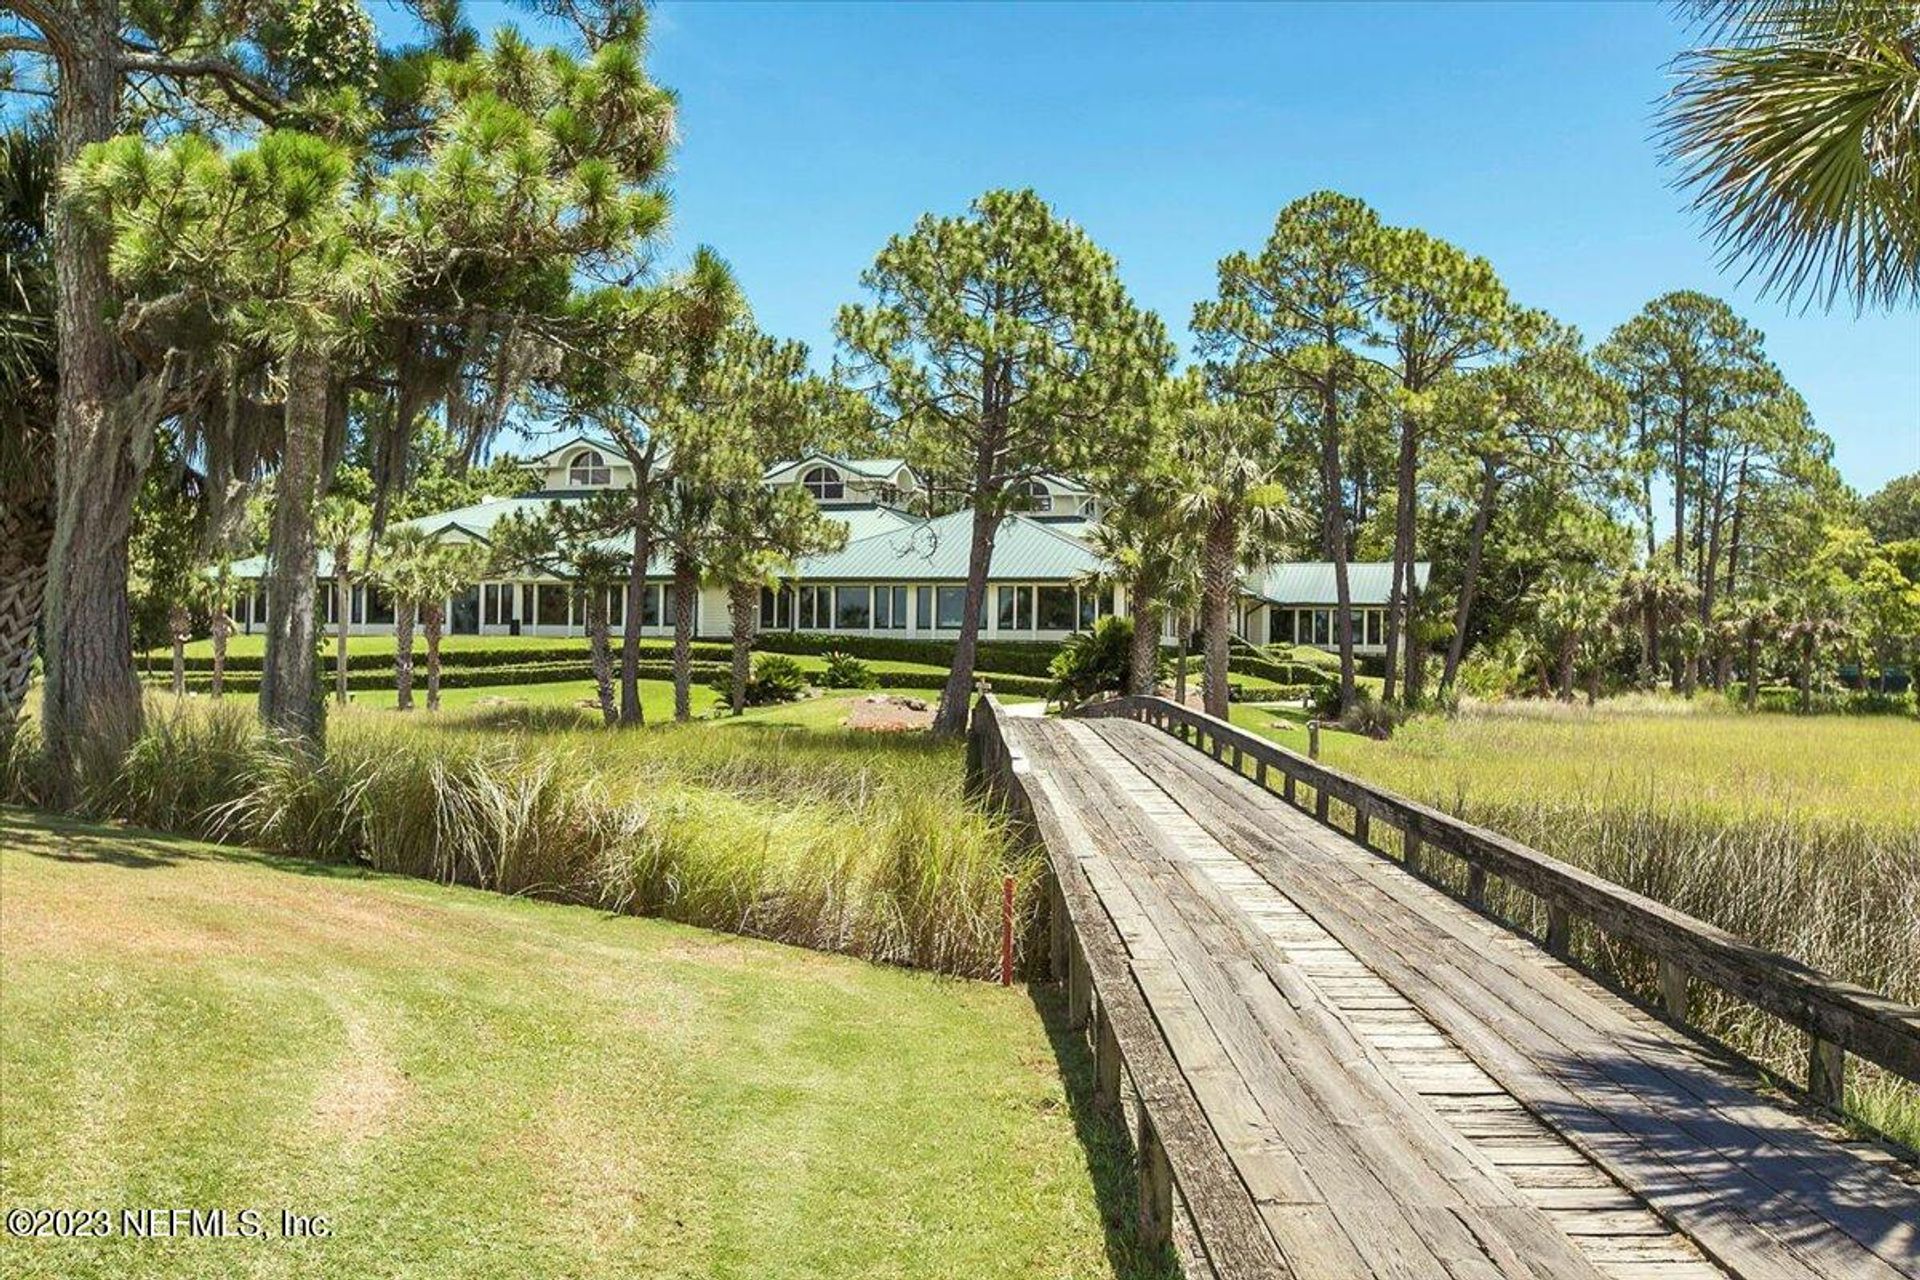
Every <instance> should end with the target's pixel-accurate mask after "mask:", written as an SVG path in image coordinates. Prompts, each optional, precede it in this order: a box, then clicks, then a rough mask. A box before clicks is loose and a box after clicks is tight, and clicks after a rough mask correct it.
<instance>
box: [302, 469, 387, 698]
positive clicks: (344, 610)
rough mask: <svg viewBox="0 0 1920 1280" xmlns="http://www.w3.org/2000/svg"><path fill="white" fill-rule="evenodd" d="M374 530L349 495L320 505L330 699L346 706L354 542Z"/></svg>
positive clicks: (367, 514)
mask: <svg viewBox="0 0 1920 1280" xmlns="http://www.w3.org/2000/svg"><path fill="white" fill-rule="evenodd" d="M372 529H373V513H372V512H371V511H370V510H368V508H367V504H366V503H364V502H362V501H360V500H359V499H358V498H355V497H353V496H351V495H350V494H344V493H335V494H329V495H328V496H327V499H326V500H325V501H324V502H322V503H321V504H320V511H319V513H318V515H317V516H316V518H315V527H314V533H315V535H316V536H317V537H318V538H319V540H320V543H321V545H323V546H325V547H327V548H328V549H329V551H330V552H331V554H332V556H333V600H334V624H333V626H334V654H333V699H334V701H335V702H338V703H339V704H340V705H341V706H343V707H344V706H346V705H347V627H348V623H349V621H350V616H351V614H352V610H353V549H354V544H355V543H357V542H368V546H367V554H368V557H369V558H371V557H372V553H373V548H372V545H371V543H370V542H369V541H368V540H369V537H370V534H371V531H372Z"/></svg>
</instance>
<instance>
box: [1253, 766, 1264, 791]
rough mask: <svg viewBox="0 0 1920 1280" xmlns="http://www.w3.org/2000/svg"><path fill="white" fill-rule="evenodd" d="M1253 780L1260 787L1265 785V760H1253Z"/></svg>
mask: <svg viewBox="0 0 1920 1280" xmlns="http://www.w3.org/2000/svg"><path fill="white" fill-rule="evenodd" d="M1253 780H1254V781H1255V782H1256V783H1258V784H1259V785H1260V786H1262V787H1265V786H1266V785H1267V762H1266V761H1265V760H1255V761H1254V762H1253Z"/></svg>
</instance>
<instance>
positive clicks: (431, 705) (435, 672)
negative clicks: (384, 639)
mask: <svg viewBox="0 0 1920 1280" xmlns="http://www.w3.org/2000/svg"><path fill="white" fill-rule="evenodd" d="M485 571H486V552H485V551H484V550H483V549H481V548H480V547H477V546H475V545H473V544H472V543H466V542H429V543H428V544H427V547H426V550H425V552H424V554H422V555H421V556H420V558H419V562H418V566H417V568H416V569H415V578H414V586H415V587H416V588H417V589H418V590H419V591H420V600H419V604H420V630H421V631H423V632H424V633H425V634H426V637H427V710H429V711H438V710H439V709H440V636H441V633H442V631H443V630H444V628H445V627H446V623H447V598H448V597H449V596H451V595H452V594H453V593H454V592H456V591H458V590H459V589H460V588H462V587H465V586H471V585H472V584H473V583H474V582H475V581H477V580H478V579H479V578H480V576H481V574H483V573H484V572H485ZM600 607H601V609H602V610H605V608H606V594H605V592H604V591H603V592H602V593H601V595H600ZM600 625H601V630H602V631H603V632H604V631H605V629H606V623H605V621H604V620H602V622H601V624H600Z"/></svg>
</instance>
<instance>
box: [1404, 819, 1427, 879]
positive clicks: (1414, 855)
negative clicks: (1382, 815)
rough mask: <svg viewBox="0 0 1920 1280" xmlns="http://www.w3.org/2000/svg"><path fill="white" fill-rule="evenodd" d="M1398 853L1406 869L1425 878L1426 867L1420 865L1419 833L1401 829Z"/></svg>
mask: <svg viewBox="0 0 1920 1280" xmlns="http://www.w3.org/2000/svg"><path fill="white" fill-rule="evenodd" d="M1400 854H1401V857H1402V858H1403V859H1404V860H1405V862H1406V864H1407V870H1408V871H1410V872H1412V873H1413V874H1414V875H1416V876H1420V877H1422V878H1425V876H1426V868H1424V867H1422V866H1421V865H1420V833H1419V832H1418V831H1411V830H1402V831H1401V833H1400Z"/></svg>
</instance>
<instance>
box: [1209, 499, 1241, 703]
mask: <svg viewBox="0 0 1920 1280" xmlns="http://www.w3.org/2000/svg"><path fill="white" fill-rule="evenodd" d="M1239 544H1240V531H1239V522H1238V519H1237V513H1236V512H1235V510H1234V507H1233V505H1232V503H1230V502H1222V503H1218V504H1216V506H1215V507H1214V510H1213V513H1212V518H1211V519H1209V520H1208V522H1207V530H1206V540H1205V543H1204V545H1203V546H1202V549H1201V557H1202V563H1201V587H1200V590H1201V602H1200V618H1201V621H1200V629H1201V632H1202V633H1203V635H1204V638H1205V640H1206V664H1205V668H1204V674H1203V677H1202V682H1201V688H1200V692H1201V700H1202V705H1203V707H1204V709H1205V711H1206V713H1207V714H1208V715H1210V716H1218V717H1219V718H1220V719H1222V720H1225V719H1226V718H1227V703H1228V690H1227V658H1228V645H1229V642H1230V641H1231V640H1232V638H1233V596H1234V590H1235V588H1236V587H1237V586H1238V585H1239V581H1240V575H1239V554H1238V552H1239Z"/></svg>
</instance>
